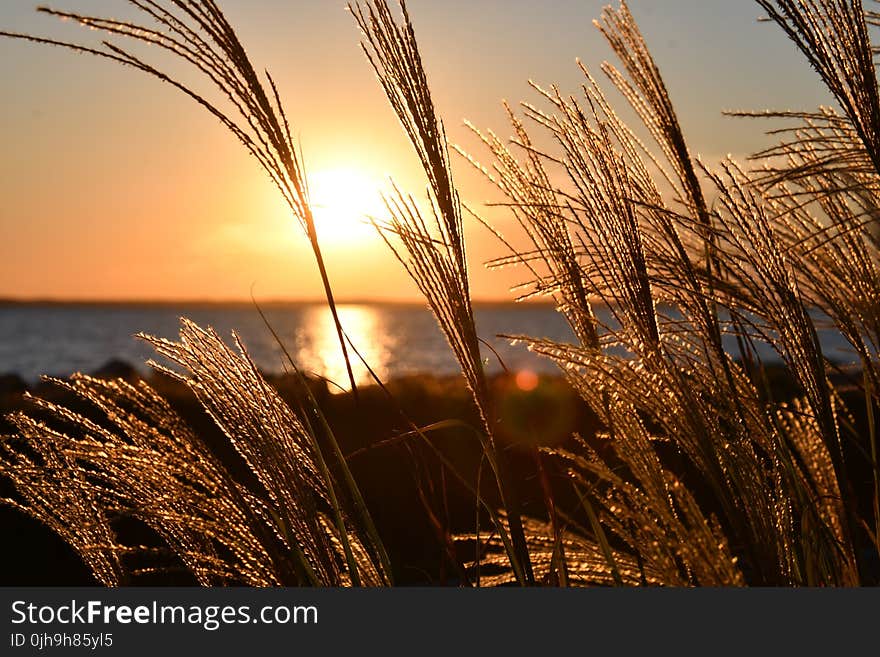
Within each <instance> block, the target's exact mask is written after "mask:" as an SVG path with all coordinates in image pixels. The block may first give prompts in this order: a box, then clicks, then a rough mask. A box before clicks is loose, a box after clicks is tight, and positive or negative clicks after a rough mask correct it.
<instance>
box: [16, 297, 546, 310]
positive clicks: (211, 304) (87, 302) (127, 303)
mask: <svg viewBox="0 0 880 657" xmlns="http://www.w3.org/2000/svg"><path fill="white" fill-rule="evenodd" d="M257 303H258V304H259V305H260V307H261V308H273V307H274V308H278V307H302V306H324V305H327V301H326V300H324V299H268V300H259V299H258V300H257ZM336 303H337V305H339V306H390V307H413V308H427V304H426V303H425V302H424V301H419V300H413V301H407V300H393V299H392V300H387V299H340V300H338V301H337V302H336ZM29 306H42V307H46V306H50V307H51V306H56V307H74V308H82V307H108V308H112V307H127V308H133V307H134V308H137V307H142V308H179V307H187V308H218V307H227V308H229V307H241V308H244V307H253V306H254V302H253V301H251V300H249V299H55V298H34V299H17V298H2V297H0V308H4V307H17V308H21V307H29ZM473 306H474V307H475V308H540V307H546V308H552V307H554V306H555V304H554V303H553V302H552V301H545V300H535V301H525V302H520V303H517V302H515V301H505V300H492V299H485V300H475V301H473Z"/></svg>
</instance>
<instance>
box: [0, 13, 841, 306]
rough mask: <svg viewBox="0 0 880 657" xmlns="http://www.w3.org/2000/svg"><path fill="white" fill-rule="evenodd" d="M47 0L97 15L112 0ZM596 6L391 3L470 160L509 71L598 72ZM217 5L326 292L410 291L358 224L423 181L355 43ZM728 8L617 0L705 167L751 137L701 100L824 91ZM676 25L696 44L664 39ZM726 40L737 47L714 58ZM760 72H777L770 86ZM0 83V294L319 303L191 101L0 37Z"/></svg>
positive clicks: (558, 76)
mask: <svg viewBox="0 0 880 657" xmlns="http://www.w3.org/2000/svg"><path fill="white" fill-rule="evenodd" d="M33 4H34V3H33V2H31V1H29V0H10V1H9V2H4V3H3V4H2V7H0V28H2V29H11V30H17V31H26V32H31V33H34V34H41V35H47V36H53V37H63V38H67V39H73V40H79V41H80V42H89V39H93V38H94V36H93V35H92V34H90V33H89V32H88V31H87V30H81V29H79V28H77V27H76V26H74V25H70V24H66V25H60V24H57V21H55V20H53V19H51V18H47V17H41V16H37V15H36V14H34V12H33V11H32V5H33ZM58 4H59V5H61V4H63V5H64V6H65V8H76V9H82V10H84V11H90V12H92V13H95V14H98V15H101V14H103V15H113V16H116V15H117V14H118V11H117V10H118V8H119V5H120V3H118V2H113V1H112V0H68V1H67V2H64V3H58ZM603 4H605V2H604V0H603V1H602V2H595V1H593V0H585V1H581V2H567V1H565V2H559V3H558V6H557V5H556V4H553V3H551V4H550V5H547V6H545V7H544V8H543V9H541V8H540V3H534V2H525V1H524V0H514V1H512V2H506V3H505V2H500V1H497V0H487V1H485V2H462V1H457V0H456V1H454V2H448V3H432V2H430V1H429V0H411V2H410V3H409V5H410V11H411V14H412V16H413V19H414V22H415V24H416V29H417V34H418V36H419V37H420V43H421V46H422V49H423V56H424V58H425V61H426V64H427V68H428V72H429V74H430V75H431V80H432V87H433V91H434V94H435V102H436V104H437V106H438V108H439V110H440V112H441V114H442V115H443V116H444V117H445V120H446V124H447V127H448V132H449V134H450V140H451V141H452V142H455V143H459V144H461V145H462V146H463V147H464V148H465V149H466V150H468V151H469V152H472V153H473V154H474V155H475V156H476V157H477V158H479V159H483V158H485V156H486V154H485V152H483V151H482V150H481V149H480V147H479V143H478V141H477V140H476V139H475V137H474V136H473V135H471V134H469V133H468V131H467V130H466V129H465V128H464V127H463V124H462V123H463V121H462V120H463V119H464V118H468V119H471V120H473V122H474V123H475V124H476V125H478V126H480V127H491V128H493V129H495V130H496V131H497V132H499V133H500V134H503V135H506V134H508V132H509V131H508V129H507V128H506V126H505V121H504V113H503V110H502V108H501V104H500V101H501V99H502V98H508V99H510V100H512V101H517V100H519V99H530V100H534V99H535V96H534V93H533V92H530V90H529V88H528V84H527V80H528V79H529V78H534V79H536V80H539V81H541V82H542V83H550V82H554V81H555V82H558V83H560V85H561V86H562V87H563V88H565V89H569V90H571V91H573V92H576V91H577V88H578V85H579V84H580V81H581V78H580V74H579V72H578V71H577V67H576V65H575V63H574V62H575V57H578V56H579V57H581V58H582V60H583V61H584V62H585V63H586V64H587V65H588V66H590V67H591V68H593V69H594V70H598V66H599V64H600V63H601V61H602V60H603V59H604V58H606V57H607V56H608V51H607V50H606V48H605V46H604V43H603V42H602V39H601V36H600V35H599V34H598V32H596V31H595V30H594V29H593V28H592V26H591V24H590V22H591V19H592V18H593V17H594V16H596V15H597V14H598V12H599V11H600V9H601V6H602V5H603ZM732 4H733V5H737V7H731V6H730V5H732ZM221 5H222V6H224V7H225V8H227V13H228V15H229V17H230V19H231V20H232V22H233V24H235V25H238V26H239V28H240V32H241V35H240V36H241V39H242V41H243V42H244V44H245V45H246V47H248V49H249V54H250V56H251V58H252V60H253V61H254V62H255V64H256V65H257V68H261V67H266V68H269V69H270V70H271V71H272V73H273V75H274V76H275V78H276V79H277V81H278V83H279V87H280V89H281V90H282V96H283V99H284V101H285V105H286V108H287V112H288V114H289V115H290V117H291V120H292V121H293V123H294V130H295V133H296V135H298V136H299V140H300V142H301V144H302V150H303V153H304V159H305V166H306V169H307V171H308V172H309V173H308V177H309V183H310V187H311V188H312V196H313V203H314V206H315V214H316V217H317V220H318V225H319V235H320V238H321V240H322V244H323V247H324V250H325V254H326V258H327V263H328V270H329V273H330V276H331V280H332V282H333V286H334V289H335V291H336V293H337V295H338V296H339V297H340V298H342V299H381V300H414V299H416V298H417V291H416V290H415V287H414V286H413V285H412V284H411V283H410V282H409V281H408V280H407V279H406V277H405V275H404V274H403V273H402V271H401V268H400V266H399V264H398V263H397V262H396V260H395V259H394V258H393V256H392V255H391V254H390V253H389V252H388V250H387V248H386V247H385V245H384V244H383V243H382V242H381V240H380V239H378V237H377V236H376V234H375V231H374V230H373V229H372V228H371V227H370V226H367V225H365V224H364V223H363V217H362V215H363V214H371V215H378V216H381V214H382V211H383V207H382V204H381V200H380V197H379V192H380V191H381V190H382V189H387V188H388V187H387V185H388V177H389V176H393V178H394V180H395V182H396V183H397V184H398V185H399V186H400V187H401V188H403V189H406V190H408V191H410V192H412V193H414V194H416V195H420V194H421V195H423V190H424V186H425V180H424V178H423V175H422V174H421V172H420V170H419V168H418V163H417V160H416V158H415V156H414V155H413V154H412V153H411V149H410V147H409V145H408V143H407V142H406V140H405V137H404V135H403V134H402V131H401V130H400V128H399V126H398V124H397V122H396V119H395V118H394V116H393V113H392V112H391V110H390V108H388V107H387V104H386V102H385V100H384V97H383V95H382V92H381V89H380V88H379V85H378V84H377V83H376V82H375V80H374V78H373V75H372V71H371V70H370V68H369V66H368V64H367V63H366V61H364V58H363V56H362V54H361V53H360V50H359V47H358V38H359V35H358V33H357V30H356V29H355V26H354V23H353V21H352V19H351V17H350V16H348V15H347V14H346V12H345V11H343V7H344V3H343V2H339V3H336V2H326V1H324V0H320V1H313V2H302V3H290V2H287V3H284V2H278V0H259V1H255V2H243V1H241V0H227V1H226V2H221ZM740 5H749V3H728V2H723V1H722V0H717V1H716V2H696V1H695V0H675V1H671V2H669V3H663V7H664V8H665V9H664V10H663V12H660V11H659V9H658V3H654V2H650V1H647V0H646V1H644V2H640V1H638V0H633V2H631V6H632V9H633V11H634V13H635V14H636V16H637V18H639V19H641V20H642V24H643V29H644V31H645V32H646V35H647V36H648V39H649V42H651V43H653V44H655V56H656V57H657V59H658V61H659V63H660V64H661V66H662V67H663V70H664V73H665V74H666V76H667V81H668V83H669V86H670V88H671V90H672V93H673V97H674V100H677V101H678V102H679V106H680V113H681V118H682V121H683V123H684V125H685V128H686V129H688V130H689V131H690V134H691V135H692V137H691V138H692V142H691V146H692V149H693V150H695V151H697V152H701V153H702V154H703V155H705V156H707V157H708V158H709V159H710V160H711V159H712V158H714V157H716V154H717V155H722V154H724V153H727V152H733V153H734V154H739V155H744V154H745V153H747V152H750V151H752V150H754V149H756V148H758V147H760V146H761V145H763V144H764V141H762V138H761V136H760V126H756V125H754V124H744V123H741V122H740V123H737V122H732V121H731V120H729V119H723V118H721V117H720V113H721V111H722V110H723V109H730V108H741V107H747V108H752V107H765V106H772V107H779V106H785V107H789V106H806V107H813V106H815V105H817V104H819V103H822V102H827V99H826V97H825V96H824V95H823V94H822V93H821V89H820V88H819V87H818V85H816V84H815V80H814V79H813V76H812V73H811V71H810V70H809V69H808V68H807V67H805V66H804V65H803V64H802V63H801V62H800V60H799V59H798V57H797V54H796V53H795V52H794V51H793V49H792V48H791V47H790V46H789V44H787V42H786V41H785V39H784V37H782V36H781V35H780V34H777V33H776V32H774V31H772V30H770V29H768V28H767V26H759V25H758V23H757V22H756V20H755V19H756V18H757V13H758V12H757V9H756V8H755V7H754V6H748V7H745V8H744V7H741V6H740ZM554 26H555V28H554ZM695 27H699V28H700V30H698V32H699V36H695V37H693V38H692V37H688V38H685V37H684V35H685V34H689V35H693V34H695V29H694V28H695ZM553 29H556V30H557V31H556V32H553V31H552V30H553ZM733 34H740V35H744V36H740V37H739V38H736V37H733V36H731V35H733ZM746 41H747V42H748V43H749V44H750V45H749V48H748V49H747V52H745V53H743V54H741V55H737V57H739V59H738V61H737V63H736V64H733V63H731V60H732V59H735V58H734V57H733V56H732V55H731V53H735V52H740V51H742V48H743V44H744V43H745V42H746ZM159 61H162V60H161V59H160V60H159ZM768 62H770V63H768ZM174 66H175V64H173V63H170V65H169V67H170V68H171V70H172V71H175V70H176V69H175V68H174ZM732 66H736V72H735V73H732V74H731V73H730V71H728V78H729V79H730V80H732V82H731V83H730V84H728V85H726V86H724V87H721V86H719V85H718V82H717V79H716V78H718V77H721V78H723V77H724V74H723V73H724V70H727V69H730V67H732ZM725 67H727V69H725ZM768 67H769V68H772V69H773V70H772V71H767V70H766V69H767V68H768ZM719 68H720V69H722V72H721V74H719V72H718V71H719ZM184 75H186V73H184ZM769 79H772V80H776V81H777V82H774V84H773V86H772V88H771V86H770V85H769V84H768V83H767V82H766V81H767V80H769ZM779 80H782V81H783V82H781V83H780V82H778V81H779ZM0 85H2V88H3V89H4V102H3V103H2V104H0V144H2V155H0V198H2V199H3V201H2V205H0V231H2V232H0V297H2V298H21V299H28V298H52V299H154V300H164V299H207V300H227V299H229V300H232V299H235V300H239V299H247V298H249V296H250V294H251V290H252V289H253V291H254V294H255V295H256V296H257V298H259V299H317V298H320V296H321V286H320V282H319V278H318V276H317V272H316V270H315V266H314V261H313V258H312V255H311V252H310V250H309V247H308V244H307V242H306V239H305V237H304V235H303V234H302V232H301V230H300V229H299V227H298V225H297V224H296V223H295V222H294V221H293V220H292V218H291V217H290V215H289V213H288V212H286V211H285V207H284V206H283V205H282V201H281V199H280V197H279V196H278V194H277V192H276V190H275V189H274V188H273V186H272V184H271V183H270V182H269V181H268V179H267V178H266V176H265V175H264V173H263V172H262V170H261V169H260V168H259V166H258V165H257V163H256V162H255V161H254V160H253V159H251V158H250V157H249V156H248V155H247V154H246V153H245V151H244V149H243V148H241V147H240V145H239V144H237V143H236V142H235V140H234V139H233V138H232V137H231V136H230V135H229V134H227V133H226V132H225V130H224V129H223V127H222V126H220V125H219V124H218V123H217V121H216V120H214V119H213V118H212V117H210V116H209V115H208V114H207V113H206V112H204V110H202V109H201V108H199V107H198V106H197V105H196V104H195V103H193V102H192V101H191V100H189V99H187V98H185V97H183V96H182V95H181V94H180V93H178V92H176V91H175V90H174V89H172V88H170V87H169V86H168V85H162V84H159V83H158V82H156V81H154V80H152V79H149V78H147V77H146V76H144V75H142V74H140V73H138V72H135V71H130V70H123V69H121V68H120V67H118V66H115V65H113V64H110V63H106V62H101V61H98V60H97V59H95V58H90V57H83V56H74V55H72V54H70V53H67V52H64V51H61V50H59V49H52V48H46V47H41V46H34V45H29V44H24V43H18V42H12V41H9V40H5V41H3V40H0ZM454 165H455V172H456V176H457V182H458V183H459V185H460V188H461V192H462V197H463V199H464V200H465V201H466V202H467V203H468V204H469V205H471V206H472V207H475V208H478V209H480V211H481V212H485V213H486V214H487V215H488V216H489V218H490V219H492V220H493V221H494V222H495V223H496V224H497V225H498V226H499V228H501V229H502V231H504V232H505V233H506V234H508V233H512V232H514V227H513V223H512V221H511V219H510V218H509V217H507V216H506V215H505V214H504V213H503V212H502V211H500V210H498V209H486V208H485V207H484V203H485V202H486V201H490V200H498V197H497V195H496V194H495V192H494V191H493V190H492V188H491V187H490V186H489V185H488V184H487V183H486V182H485V181H484V180H483V179H482V177H481V176H480V175H479V174H478V173H477V172H475V171H474V170H473V169H472V168H471V167H470V166H469V165H468V164H467V163H466V162H464V161H463V160H462V159H461V158H457V157H456V158H455V160H454ZM467 231H468V232H467V235H468V238H469V243H468V248H469V255H470V259H471V267H472V279H473V280H472V292H473V296H474V297H475V298H476V299H487V300H501V299H512V298H513V294H512V293H511V292H510V289H511V287H512V286H513V285H515V284H516V283H518V282H520V281H521V280H522V279H523V278H524V274H523V272H521V271H517V270H504V271H500V272H498V271H495V272H492V271H487V270H486V269H485V268H484V267H483V266H482V263H483V262H484V261H486V260H487V259H489V258H491V257H493V256H497V255H500V254H501V251H500V249H499V247H498V245H497V244H496V242H495V241H494V239H493V238H491V237H490V236H489V235H488V234H487V232H486V231H485V229H483V228H481V227H480V226H478V225H477V224H476V222H473V221H471V222H469V223H468V229H467Z"/></svg>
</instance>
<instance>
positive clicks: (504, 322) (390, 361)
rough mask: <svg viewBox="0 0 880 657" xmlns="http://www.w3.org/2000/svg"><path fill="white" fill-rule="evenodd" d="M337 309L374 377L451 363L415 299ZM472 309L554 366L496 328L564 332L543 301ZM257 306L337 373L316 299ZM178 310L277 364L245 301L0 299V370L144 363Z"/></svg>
mask: <svg viewBox="0 0 880 657" xmlns="http://www.w3.org/2000/svg"><path fill="white" fill-rule="evenodd" d="M339 311H340V317H341V320H342V324H343V326H344V327H345V329H346V331H347V332H348V334H349V336H350V337H351V339H352V341H353V342H354V344H355V345H356V346H357V348H358V350H359V351H360V352H361V354H362V355H363V356H364V357H365V358H366V359H367V361H368V362H369V363H370V364H371V366H372V367H373V368H374V370H375V371H376V372H377V373H378V374H379V376H380V377H382V378H383V379H386V380H387V379H389V378H393V377H395V376H400V375H406V374H421V373H433V374H453V373H455V372H457V367H456V364H455V361H454V360H453V358H452V356H451V353H450V351H449V347H448V346H447V344H446V341H445V339H444V338H443V336H442V334H441V333H440V331H439V329H438V328H437V325H436V323H435V321H434V319H433V317H432V316H431V315H430V313H429V312H428V311H427V310H425V309H424V308H422V307H419V306H407V305H379V304H375V305H374V304H368V305H343V306H340V308H339ZM475 312H476V318H477V326H478V329H479V332H480V335H481V337H483V338H484V339H485V340H487V341H488V342H490V343H491V344H492V346H493V347H494V348H495V349H496V350H497V351H498V353H499V355H500V356H501V358H502V359H503V360H504V362H505V364H506V366H507V367H508V368H510V369H512V370H519V369H531V370H534V371H536V372H548V373H549V372H554V371H556V369H555V367H554V366H553V365H552V364H551V363H550V362H549V361H547V360H545V359H541V358H538V357H536V356H534V355H532V354H530V353H529V352H528V351H527V350H526V348H525V347H524V346H522V345H521V344H520V345H514V346H512V345H510V344H509V343H508V341H506V340H503V339H500V338H497V337H495V336H496V335H497V334H499V333H505V334H513V335H516V334H524V335H531V336H536V337H546V338H552V339H554V340H559V341H571V340H572V334H571V331H570V330H569V328H568V325H567V324H566V323H565V321H564V319H563V318H562V316H561V315H559V314H558V313H557V312H556V311H555V310H553V309H552V308H550V307H547V306H538V307H535V306H522V305H519V306H512V305H492V306H482V307H480V306H478V307H477V308H476V311H475ZM266 315H267V317H268V318H269V321H270V322H271V324H272V325H273V326H274V327H275V330H276V331H277V332H278V334H279V336H280V337H281V339H282V340H283V341H284V343H285V346H286V347H287V350H288V351H289V352H290V353H291V355H293V357H294V358H295V359H296V360H297V362H298V364H299V365H300V367H302V368H303V369H305V370H308V371H311V372H315V373H318V374H320V375H322V376H325V377H327V378H328V379H330V380H333V381H336V382H338V383H343V382H344V381H345V380H346V374H345V368H344V363H343V362H342V360H341V357H340V355H339V347H338V344H337V342H336V334H335V331H334V327H333V322H332V319H331V317H330V313H329V312H328V311H327V310H326V308H325V307H323V306H321V305H307V304H289V305H273V306H271V307H269V308H267V309H266ZM181 316H186V317H189V318H191V319H192V320H194V321H195V322H196V323H198V324H199V325H201V326H212V327H214V328H215V329H217V331H218V332H219V333H220V335H221V336H223V337H224V338H228V337H229V336H230V335H231V332H232V331H233V330H235V331H237V332H238V334H239V335H240V336H241V337H242V340H243V341H244V343H245V345H246V346H247V347H248V350H249V351H250V353H251V355H252V357H253V358H254V360H255V361H256V362H257V363H258V365H259V366H260V367H262V368H263V369H265V370H267V371H274V372H280V371H283V370H284V366H283V363H284V359H283V357H282V356H283V354H282V351H281V348H280V347H279V346H278V345H277V343H276V342H275V341H274V339H273V338H272V336H271V334H270V333H269V331H268V330H267V329H266V328H265V325H264V324H263V322H262V320H261V319H260V317H259V315H258V314H257V312H256V310H255V309H254V308H253V306H249V305H229V306H225V305H211V306H209V305H203V306H198V305H194V306H164V305H163V306H146V305H141V306H137V305H131V306H126V305H0V373H6V372H15V373H18V374H19V375H20V376H22V377H24V378H25V379H27V380H28V381H31V382H33V381H35V380H36V379H37V378H38V377H39V376H40V375H41V374H52V375H67V374H70V373H71V372H74V371H84V372H89V371H93V370H95V369H97V368H99V367H100V366H101V365H103V364H104V363H106V362H107V361H108V360H110V359H119V360H123V361H126V362H129V363H131V364H132V365H135V366H137V367H139V368H140V369H141V370H142V371H146V367H145V366H144V361H145V360H146V359H147V358H149V357H151V356H152V352H151V349H150V348H149V346H148V345H146V344H144V343H143V342H141V341H139V340H136V339H135V338H134V337H133V335H134V334H135V333H138V332H140V331H143V332H146V333H150V334H152V335H156V336H160V337H165V338H175V337H176V336H177V329H178V318H179V317H181ZM822 340H823V343H824V344H825V348H826V353H827V354H828V355H829V356H832V357H834V358H837V359H839V360H844V361H845V360H849V358H848V355H847V354H846V353H845V351H844V350H843V344H842V341H841V339H840V338H839V336H837V335H836V334H833V333H830V332H826V333H823V337H822ZM485 356H486V360H487V362H488V368H489V370H490V371H493V372H495V371H499V370H500V369H501V368H500V366H499V364H498V360H497V358H496V357H495V356H494V355H493V354H491V352H489V351H488V350H486V353H485ZM356 378H357V379H358V381H359V382H361V383H363V382H367V381H368V380H369V375H368V373H367V372H366V370H365V369H364V368H363V367H358V368H357V371H356Z"/></svg>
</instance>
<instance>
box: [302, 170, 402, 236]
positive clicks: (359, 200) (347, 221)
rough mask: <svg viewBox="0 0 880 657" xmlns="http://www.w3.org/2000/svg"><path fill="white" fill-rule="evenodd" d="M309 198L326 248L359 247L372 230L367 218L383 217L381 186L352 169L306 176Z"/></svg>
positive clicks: (370, 234) (316, 172)
mask: <svg viewBox="0 0 880 657" xmlns="http://www.w3.org/2000/svg"><path fill="white" fill-rule="evenodd" d="M308 185H309V197H310V199H311V203H312V211H313V212H314V216H315V226H316V228H317V230H318V237H319V238H320V239H321V240H322V242H324V243H326V244H328V245H348V246H353V245H361V244H363V241H364V240H365V239H372V238H373V236H374V235H375V229H374V228H373V227H372V226H371V225H370V224H369V220H368V217H370V216H373V217H376V216H382V215H383V214H384V209H385V206H384V205H383V202H382V197H381V196H380V193H379V190H380V187H381V186H380V184H379V183H378V181H375V180H372V179H370V178H369V177H368V176H366V175H364V174H362V173H360V172H358V171H355V170H352V169H324V170H321V171H315V172H313V173H309V174H308Z"/></svg>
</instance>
